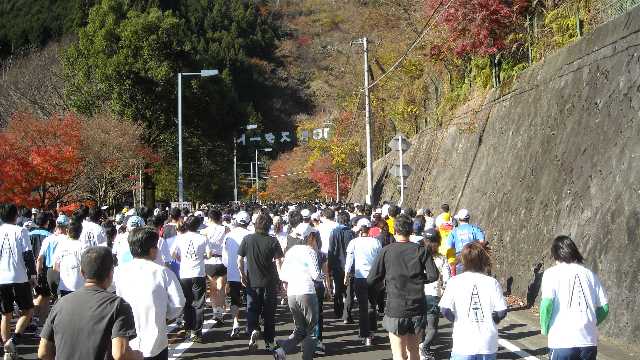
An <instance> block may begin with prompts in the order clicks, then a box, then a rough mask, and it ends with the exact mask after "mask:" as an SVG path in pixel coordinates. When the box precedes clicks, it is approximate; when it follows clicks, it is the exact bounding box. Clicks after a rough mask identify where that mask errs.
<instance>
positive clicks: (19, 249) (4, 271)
mask: <svg viewBox="0 0 640 360" xmlns="http://www.w3.org/2000/svg"><path fill="white" fill-rule="evenodd" d="M17 218H18V209H17V207H16V206H15V205H13V204H2V205H0V220H1V221H2V223H3V224H2V225H0V310H1V311H2V329H1V330H2V331H1V334H2V343H3V344H4V351H5V354H8V356H13V357H15V358H17V349H16V345H18V343H19V342H20V338H21V337H22V334H23V333H24V330H25V329H26V327H27V325H29V323H30V322H31V316H32V314H33V297H32V295H31V285H32V284H33V283H35V275H36V271H35V270H36V269H35V261H34V257H33V252H32V250H31V242H30V241H29V231H28V230H27V229H24V228H22V227H19V226H16V225H15V224H16V220H17ZM30 282H31V283H32V284H30ZM14 302H15V303H16V304H17V305H18V309H19V310H20V318H19V319H18V322H17V323H16V328H15V332H14V333H13V334H10V323H11V320H12V318H13V310H14V309H13V303H14Z"/></svg>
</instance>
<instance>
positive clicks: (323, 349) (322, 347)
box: [316, 340, 327, 355]
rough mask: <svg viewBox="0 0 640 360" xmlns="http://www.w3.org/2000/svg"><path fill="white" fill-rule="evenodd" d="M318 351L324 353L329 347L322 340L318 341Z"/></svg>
mask: <svg viewBox="0 0 640 360" xmlns="http://www.w3.org/2000/svg"><path fill="white" fill-rule="evenodd" d="M316 353H320V354H323V355H325V354H326V353H327V349H326V348H325V346H324V344H323V343H322V341H320V340H317V341H316Z"/></svg>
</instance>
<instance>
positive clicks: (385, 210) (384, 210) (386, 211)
mask: <svg viewBox="0 0 640 360" xmlns="http://www.w3.org/2000/svg"><path fill="white" fill-rule="evenodd" d="M380 214H381V215H382V217H387V216H389V204H384V205H382V211H381V212H380Z"/></svg>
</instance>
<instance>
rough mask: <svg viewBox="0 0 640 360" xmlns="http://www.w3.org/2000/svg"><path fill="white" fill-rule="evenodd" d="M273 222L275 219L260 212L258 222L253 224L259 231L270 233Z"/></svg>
mask: <svg viewBox="0 0 640 360" xmlns="http://www.w3.org/2000/svg"><path fill="white" fill-rule="evenodd" d="M272 224H273V219H271V216H269V215H265V214H260V215H258V217H257V218H256V222H255V224H253V226H254V228H255V230H256V232H257V233H260V234H268V233H269V229H271V225H272Z"/></svg>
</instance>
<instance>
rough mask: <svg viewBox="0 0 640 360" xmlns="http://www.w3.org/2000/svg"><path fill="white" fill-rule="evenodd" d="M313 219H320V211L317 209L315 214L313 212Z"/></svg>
mask: <svg viewBox="0 0 640 360" xmlns="http://www.w3.org/2000/svg"><path fill="white" fill-rule="evenodd" d="M311 220H317V221H320V212H319V211H316V212H314V213H313V214H311Z"/></svg>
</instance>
